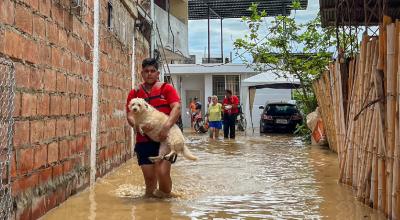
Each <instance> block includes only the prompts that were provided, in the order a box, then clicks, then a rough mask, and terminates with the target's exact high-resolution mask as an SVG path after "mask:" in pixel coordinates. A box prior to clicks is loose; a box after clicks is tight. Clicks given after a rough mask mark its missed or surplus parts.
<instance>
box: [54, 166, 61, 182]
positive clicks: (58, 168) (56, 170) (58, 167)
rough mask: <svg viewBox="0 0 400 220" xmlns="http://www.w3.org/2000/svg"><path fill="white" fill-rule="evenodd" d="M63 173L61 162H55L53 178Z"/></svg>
mask: <svg viewBox="0 0 400 220" xmlns="http://www.w3.org/2000/svg"><path fill="white" fill-rule="evenodd" d="M62 174H63V167H62V164H57V165H55V166H53V179H55V178H57V177H59V176H61V175H62Z"/></svg>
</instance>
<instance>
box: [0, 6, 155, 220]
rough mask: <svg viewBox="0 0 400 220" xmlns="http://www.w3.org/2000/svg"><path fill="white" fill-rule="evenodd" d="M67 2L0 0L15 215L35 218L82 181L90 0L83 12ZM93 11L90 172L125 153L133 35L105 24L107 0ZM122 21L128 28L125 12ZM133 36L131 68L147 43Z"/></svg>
mask: <svg viewBox="0 0 400 220" xmlns="http://www.w3.org/2000/svg"><path fill="white" fill-rule="evenodd" d="M71 2H72V1H50V0H31V1H20V0H1V1H0V56H2V57H6V58H9V59H11V60H12V61H13V62H14V64H15V67H16V71H15V74H16V87H17V88H16V96H15V100H14V102H15V111H14V117H15V121H16V122H15V126H14V131H15V134H14V138H13V145H14V150H13V155H12V172H11V176H12V193H13V197H14V201H15V203H16V206H17V210H16V213H15V216H14V217H15V218H17V219H36V218H38V217H40V216H42V215H43V214H44V213H46V212H47V211H48V210H50V209H52V208H53V207H55V206H57V205H58V204H60V203H62V202H63V201H65V200H66V199H67V198H68V197H69V196H71V195H73V194H75V193H76V192H77V191H79V190H82V189H83V188H85V187H87V186H88V181H89V178H88V177H89V163H90V158H89V152H90V139H91V137H90V125H91V108H92V72H93V65H92V61H93V57H92V48H93V1H84V2H86V3H88V5H87V8H86V7H85V8H86V11H82V10H81V11H80V9H79V8H78V9H71V8H72V5H71V4H72V3H71ZM114 7H116V8H118V9H120V11H124V9H123V8H122V5H121V4H119V5H118V4H114ZM115 11H118V10H115ZM100 13H101V29H100V30H101V31H100V32H101V34H100V37H101V38H100V72H99V76H100V77H99V78H100V82H99V83H100V86H99V87H100V88H99V91H100V94H99V98H100V104H99V107H100V113H99V129H98V132H99V133H98V137H97V140H98V142H97V159H96V161H97V164H96V167H97V177H99V176H103V175H104V174H106V173H107V172H109V171H110V170H111V169H112V168H113V167H115V166H118V165H119V164H121V163H123V162H124V161H126V160H127V159H128V158H130V157H131V147H130V146H131V140H130V128H129V127H128V125H127V123H126V120H125V116H124V105H125V100H126V96H127V94H128V92H129V90H130V88H131V81H132V77H131V56H130V54H131V53H132V48H131V47H130V43H131V42H132V39H127V38H121V35H119V34H116V32H113V31H109V30H108V29H107V28H106V20H107V1H106V0H101V12H100ZM114 17H118V15H116V16H114ZM121 18H123V19H124V20H125V21H126V22H127V25H130V24H132V25H133V23H130V22H133V18H132V17H130V14H129V13H124V14H123V15H121ZM118 30H120V29H118ZM127 30H132V29H129V28H128V29H127ZM137 39H138V42H137V47H138V50H137V51H135V52H136V53H135V55H136V56H137V57H138V58H137V59H136V60H137V64H136V66H137V67H138V66H139V65H138V64H139V63H140V61H141V59H142V58H143V57H146V56H148V54H146V51H148V43H147V42H146V41H147V40H146V39H144V38H143V37H141V35H140V34H137Z"/></svg>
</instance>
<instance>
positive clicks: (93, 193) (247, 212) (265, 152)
mask: <svg viewBox="0 0 400 220" xmlns="http://www.w3.org/2000/svg"><path fill="white" fill-rule="evenodd" d="M188 145H189V147H190V148H191V150H192V151H193V152H194V153H195V154H196V156H199V158H200V160H199V161H198V162H191V161H187V160H183V159H182V158H179V160H178V162H177V163H176V164H175V165H174V166H173V170H172V178H173V181H174V186H173V192H174V196H173V197H172V198H169V199H164V200H160V199H154V198H143V196H142V195H143V192H144V183H143V179H142V176H141V173H140V169H139V167H138V166H137V165H136V162H135V161H134V160H131V161H129V162H128V163H126V164H124V165H122V166H121V168H119V169H117V170H116V171H115V172H113V173H112V174H110V175H108V176H107V177H105V178H103V179H100V180H98V183H97V184H96V187H94V188H92V189H89V190H86V191H85V192H82V193H80V194H79V195H77V196H74V197H73V198H70V199H69V200H68V201H67V202H65V203H64V204H63V205H61V206H60V207H59V208H57V209H55V210H53V211H51V212H50V213H48V214H47V215H46V216H45V217H44V219H57V220H58V219H118V220H121V219H146V220H147V219H163V220H164V219H214V218H220V219H324V218H327V219H384V217H383V216H382V215H380V214H379V213H377V212H376V211H373V210H372V209H370V208H368V207H366V206H364V205H363V204H361V203H359V202H357V201H356V200H355V199H354V198H353V196H352V193H351V190H350V189H349V188H347V187H345V186H342V185H339V184H337V176H338V169H337V167H338V163H337V157H336V154H334V153H332V152H330V151H328V150H326V149H324V148H320V147H309V146H304V144H303V143H302V142H301V140H300V138H298V137H294V136H287V135H282V134H279V135H278V134H273V135H270V134H268V135H263V136H259V135H256V136H250V135H247V136H239V137H238V138H237V140H223V139H221V140H216V141H209V139H208V137H207V136H206V135H204V136H189V137H188ZM87 210H89V212H88V211H87Z"/></svg>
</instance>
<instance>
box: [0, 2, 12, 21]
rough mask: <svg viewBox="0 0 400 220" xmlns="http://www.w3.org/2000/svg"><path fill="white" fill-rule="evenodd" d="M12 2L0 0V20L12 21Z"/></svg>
mask: <svg viewBox="0 0 400 220" xmlns="http://www.w3.org/2000/svg"><path fill="white" fill-rule="evenodd" d="M14 13H15V11H14V2H12V1H11V0H2V1H0V22H2V23H6V24H13V23H14V17H15V15H14Z"/></svg>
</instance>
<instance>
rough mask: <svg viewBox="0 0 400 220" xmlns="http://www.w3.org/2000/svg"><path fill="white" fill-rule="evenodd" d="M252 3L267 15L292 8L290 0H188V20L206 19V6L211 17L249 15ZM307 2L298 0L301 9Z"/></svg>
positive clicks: (284, 11)
mask: <svg viewBox="0 0 400 220" xmlns="http://www.w3.org/2000/svg"><path fill="white" fill-rule="evenodd" d="M252 3H257V4H258V9H260V10H265V11H266V12H267V16H276V15H290V11H291V10H292V6H291V5H292V1H288V0H189V20H201V19H208V6H209V7H210V18H212V19H216V18H241V17H243V16H250V15H251V11H249V10H248V9H249V7H250V6H251V4H252ZM307 3H308V0H300V5H301V9H306V8H307Z"/></svg>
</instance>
